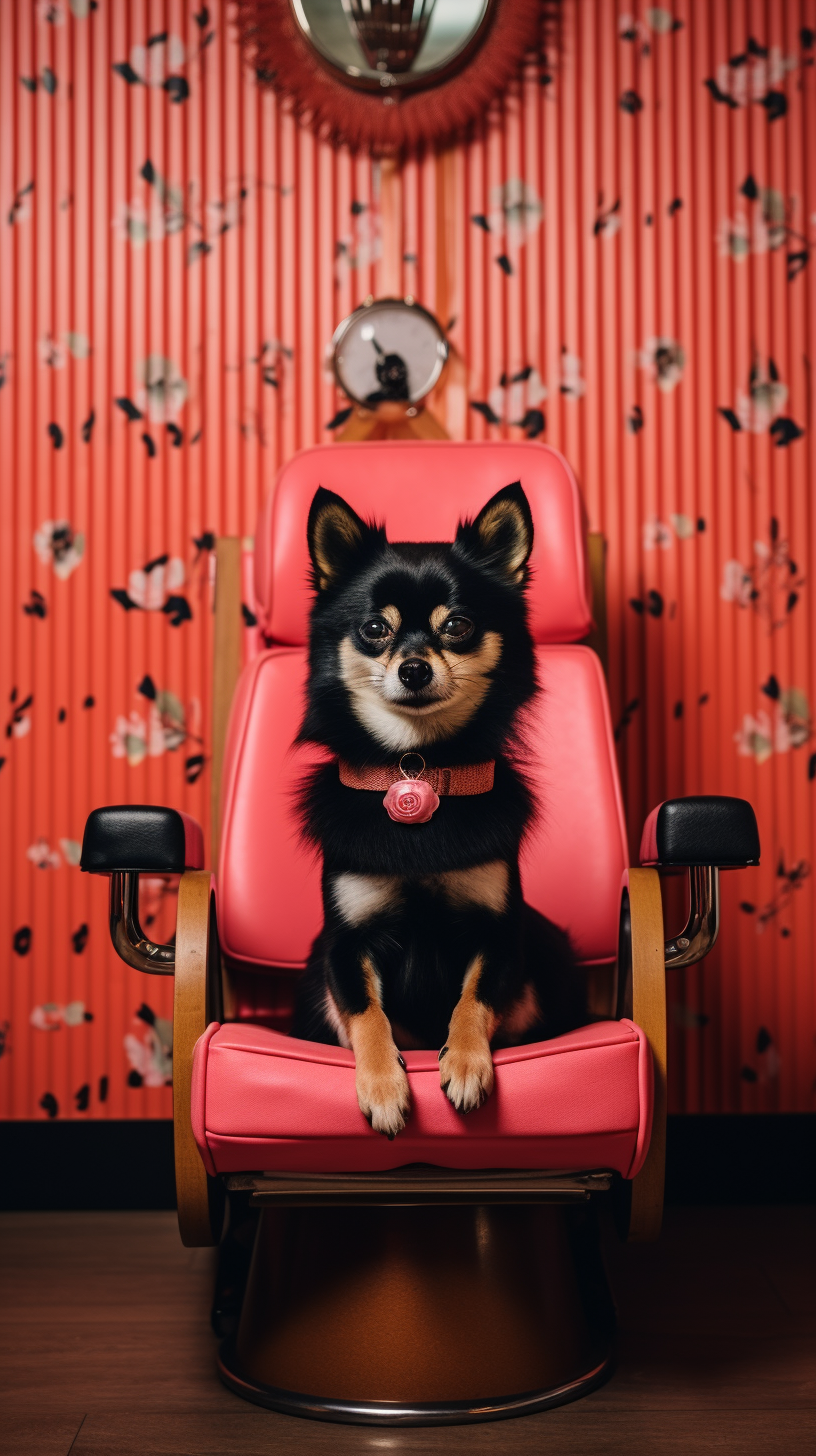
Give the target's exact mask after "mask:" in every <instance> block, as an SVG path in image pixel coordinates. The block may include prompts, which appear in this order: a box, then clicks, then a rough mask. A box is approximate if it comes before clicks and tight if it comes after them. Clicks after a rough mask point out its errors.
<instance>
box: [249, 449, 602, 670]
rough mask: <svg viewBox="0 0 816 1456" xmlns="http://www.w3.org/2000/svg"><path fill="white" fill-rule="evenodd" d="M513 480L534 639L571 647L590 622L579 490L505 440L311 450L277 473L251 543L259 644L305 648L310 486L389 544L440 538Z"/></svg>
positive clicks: (542, 452) (565, 471) (542, 457)
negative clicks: (523, 533) (529, 539)
mask: <svg viewBox="0 0 816 1456" xmlns="http://www.w3.org/2000/svg"><path fill="white" fill-rule="evenodd" d="M515 480H520V481H521V484H522V486H523V488H524V490H525V492H526V494H527V498H528V500H529V502H530V507H531V510H532V513H533V523H534V527H535V544H534V546H533V554H532V557H531V561H530V566H531V572H532V580H531V582H530V586H529V590H528V600H529V603H530V625H531V628H532V632H533V636H534V637H535V640H536V641H537V642H542V643H543V642H577V641H579V640H580V638H581V637H585V636H586V634H587V632H588V631H589V629H590V627H591V625H592V608H591V594H590V588H589V580H588V573H587V561H586V545H585V521H584V513H583V503H582V501H581V495H580V491H579V490H578V486H577V483H576V480H575V476H574V475H573V473H572V471H571V469H570V467H569V466H568V464H567V462H566V460H565V459H564V457H563V456H562V455H559V453H558V451H557V450H553V449H551V448H550V446H548V445H537V444H535V443H532V442H528V443H520V444H508V443H506V442H502V441H497V442H495V443H479V444H474V443H458V442H454V441H449V440H445V441H411V442H406V441H404V440H389V441H379V442H369V441H366V442H365V443H364V444H346V445H342V444H337V445H319V446H317V447H316V448H315V449H313V450H303V451H301V453H300V454H299V455H295V456H294V457H293V459H291V460H290V461H289V463H288V464H287V465H285V466H284V467H283V469H282V470H281V472H280V474H279V475H278V478H277V481H276V483H275V486H274V488H273V490H272V492H271V494H270V496H269V499H268V500H267V502H266V505H265V507H264V509H263V511H262V513H261V517H260V519H259V522H258V530H257V533H256V536H255V594H256V598H257V608H258V617H259V622H260V624H261V627H262V630H263V631H264V633H265V635H266V637H267V638H268V639H270V640H272V641H274V642H276V643H278V642H279V643H282V644H286V645H288V646H302V645H303V644H304V643H305V642H306V641H307V631H308V616H309V606H310V600H311V597H310V589H309V557H308V551H307V547H306V521H307V518H308V515H309V506H310V505H311V502H312V498H313V496H314V493H315V491H316V490H317V488H318V486H319V485H322V486H324V487H325V488H326V489H327V490H334V491H337V493H338V494H339V495H342V496H343V497H345V499H346V500H347V501H348V503H349V505H351V506H353V508H354V510H356V511H357V513H358V515H360V516H362V517H363V518H364V519H373V520H376V521H378V522H384V523H385V526H386V530H387V532H388V537H389V539H390V540H391V541H452V540H453V537H454V534H455V531H456V526H457V522H458V521H459V520H460V519H462V518H464V517H471V518H472V517H474V516H475V515H477V514H478V512H479V511H480V510H481V508H482V506H483V505H484V504H485V502H486V501H488V500H489V499H490V497H491V495H494V494H495V492H496V491H497V490H501V488H502V487H503V486H505V485H510V484H511V483H512V482H513V481H515Z"/></svg>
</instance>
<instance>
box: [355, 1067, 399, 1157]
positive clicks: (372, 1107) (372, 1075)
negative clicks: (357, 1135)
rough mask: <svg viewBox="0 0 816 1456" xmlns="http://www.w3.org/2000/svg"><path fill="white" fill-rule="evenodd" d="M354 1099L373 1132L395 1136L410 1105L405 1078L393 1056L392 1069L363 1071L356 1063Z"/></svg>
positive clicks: (390, 1136) (389, 1136) (388, 1136)
mask: <svg viewBox="0 0 816 1456" xmlns="http://www.w3.org/2000/svg"><path fill="white" fill-rule="evenodd" d="M357 1101H358V1103H359V1106H360V1111H361V1112H362V1114H363V1117H365V1118H367V1119H368V1121H369V1122H370V1123H371V1126H372V1127H373V1129H374V1131H375V1132H382V1133H384V1134H385V1136H386V1137H387V1138H389V1139H390V1138H395V1137H396V1136H397V1133H398V1132H402V1129H403V1128H404V1126H405V1120H406V1118H407V1116H408V1110H409V1107H410V1095H409V1092H408V1078H407V1077H406V1075H405V1072H404V1070H403V1067H402V1065H401V1059H400V1061H397V1060H396V1058H395V1061H394V1067H393V1070H389V1071H376V1072H374V1071H366V1070H365V1069H364V1068H361V1067H360V1066H359V1065H358V1067H357Z"/></svg>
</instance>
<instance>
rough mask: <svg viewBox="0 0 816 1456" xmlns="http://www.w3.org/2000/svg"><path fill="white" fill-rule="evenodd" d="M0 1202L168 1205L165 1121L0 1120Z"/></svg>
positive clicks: (171, 1192) (171, 1201) (168, 1131)
mask: <svg viewBox="0 0 816 1456" xmlns="http://www.w3.org/2000/svg"><path fill="white" fill-rule="evenodd" d="M0 1170H1V1171H0V1208H4V1209H34V1208H38V1209H42V1208H58V1209H69V1208H175V1206H176V1184H175V1176H174V1173H173V1124H172V1122H171V1121H170V1120H169V1119H162V1120H161V1121H150V1122H148V1121H138V1122H137V1121H127V1122H0Z"/></svg>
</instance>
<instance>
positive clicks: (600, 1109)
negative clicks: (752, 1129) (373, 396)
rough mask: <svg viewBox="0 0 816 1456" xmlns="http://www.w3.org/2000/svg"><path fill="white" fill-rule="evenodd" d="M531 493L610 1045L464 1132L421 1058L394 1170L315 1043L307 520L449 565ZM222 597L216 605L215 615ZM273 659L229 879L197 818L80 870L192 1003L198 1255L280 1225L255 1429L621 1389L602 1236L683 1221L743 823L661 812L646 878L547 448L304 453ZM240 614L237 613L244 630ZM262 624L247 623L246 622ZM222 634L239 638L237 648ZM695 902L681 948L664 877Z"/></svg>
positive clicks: (120, 815)
mask: <svg viewBox="0 0 816 1456" xmlns="http://www.w3.org/2000/svg"><path fill="white" fill-rule="evenodd" d="M514 480H520V481H521V482H522V485H523V486H524V489H525V491H526V493H527V496H528V499H529V501H530V504H531V507H532V511H533V517H534V523H535V548H534V552H533V558H532V585H531V588H530V594H529V605H530V620H531V625H532V630H533V633H534V636H535V639H536V642H537V644H538V656H539V668H540V679H541V684H542V687H543V693H542V694H541V695H540V697H539V699H538V700H537V702H536V704H535V709H534V713H533V715H532V719H531V729H530V749H531V753H530V761H531V769H532V775H533V778H534V780H535V786H536V789H537V791H538V794H539V797H540V801H541V805H542V810H543V812H542V813H541V815H540V817H539V820H538V823H537V825H536V828H535V831H534V833H533V834H532V835H531V837H530V839H529V841H528V843H527V845H526V849H525V852H524V859H523V867H522V873H523V883H524V890H525V897H526V899H527V900H528V901H529V902H530V903H531V904H532V905H534V906H535V907H536V908H537V909H539V910H541V911H542V912H543V913H544V914H546V915H548V916H550V917H551V918H552V919H553V920H555V921H557V922H558V923H559V924H560V925H562V926H564V927H565V928H566V929H567V930H568V931H569V933H570V935H571V937H572V940H573V943H574V946H575V948H576V951H577V954H578V958H579V961H580V970H579V972H578V974H580V975H582V976H584V977H586V979H587V984H588V992H589V1004H590V1005H591V1006H592V1008H593V1018H592V1020H591V1021H590V1023H589V1024H588V1025H586V1026H585V1027H583V1028H582V1029H581V1030H579V1031H574V1032H571V1033H570V1034H568V1035H566V1036H561V1037H558V1038H557V1039H555V1040H552V1041H548V1042H543V1043H540V1044H537V1045H530V1046H522V1047H515V1048H514V1047H511V1048H508V1049H505V1050H501V1051H497V1052H496V1054H495V1064H496V1082H495V1089H494V1092H493V1095H492V1096H491V1097H490V1098H489V1100H488V1101H487V1103H486V1104H485V1105H484V1106H483V1107H481V1108H480V1109H479V1110H478V1111H476V1112H473V1113H471V1114H470V1115H469V1116H468V1117H466V1118H463V1117H461V1116H459V1115H458V1114H457V1113H456V1112H455V1111H454V1109H453V1107H452V1106H451V1104H450V1103H449V1102H448V1101H447V1099H446V1098H445V1097H444V1096H443V1095H442V1093H441V1091H440V1087H439V1070H438V1062H437V1052H438V1048H437V1047H429V1048H428V1049H427V1050H426V1051H407V1052H405V1053H404V1056H405V1061H406V1063H407V1071H408V1077H409V1081H410V1084H411V1093H412V1112H411V1116H410V1120H409V1123H408V1125H407V1127H406V1129H405V1131H404V1133H403V1134H401V1135H400V1136H399V1137H398V1138H397V1139H395V1140H394V1141H393V1142H389V1141H388V1140H387V1139H385V1138H384V1137H382V1136H380V1135H379V1134H378V1133H376V1132H374V1131H372V1129H371V1128H370V1127H369V1126H368V1124H367V1122H366V1121H365V1119H364V1118H363V1116H362V1114H361V1113H360V1111H359V1109H358V1106H357V1100H356V1096H355V1082H354V1061H353V1056H352V1053H351V1052H348V1051H345V1050H342V1049H340V1048H337V1047H330V1046H323V1045H318V1044H315V1043H310V1042H305V1041H296V1040H294V1039H292V1038H291V1037H290V1036H289V1035H288V1034H287V1033H288V1025H289V1019H290V1015H291V1008H292V994H293V987H294V984H295V981H296V978H297V976H298V974H299V973H300V971H301V969H302V967H303V965H304V963H305V960H306V956H307V953H308V949H309V945H310V942H311V940H312V938H313V936H314V935H315V934H316V932H317V930H318V929H319V925H320V917H321V904H320V866H319V864H318V863H316V862H315V859H314V857H313V856H311V855H310V853H309V852H308V851H307V850H306V849H304V847H303V846H302V845H301V843H300V841H299V838H298V830H297V825H296V822H295V818H294V814H293V788H294V786H295V784H296V783H297V781H298V779H299V778H300V776H301V775H302V773H303V771H304V768H305V767H307V765H308V764H309V762H311V761H313V758H314V752H312V753H310V752H309V750H306V749H303V748H299V749H297V750H295V749H294V748H293V746H292V745H293V741H294V739H295V736H296V733H297V729H298V725H299V719H300V716H301V707H302V694H303V684H304V678H305V673H306V640H307V615H308V610H309V592H308V588H307V580H308V560H307V549H306V519H307V514H308V510H309V505H310V502H311V500H312V497H313V495H314V492H315V490H316V488H317V487H318V485H323V486H326V487H330V488H331V489H332V490H335V491H338V492H339V493H340V494H341V495H343V496H344V497H345V498H346V499H347V500H348V501H349V502H350V503H351V505H352V506H353V507H354V508H355V510H357V511H358V512H359V513H360V514H362V515H363V516H370V517H375V518H377V519H378V520H382V521H384V522H385V524H386V526H387V530H388V535H389V537H390V538H391V539H392V540H417V539H420V540H448V539H451V538H452V537H453V534H454V531H455V528H456V524H457V521H458V520H459V519H460V517H462V516H467V515H471V516H472V515H475V514H476V512H477V511H478V510H479V508H480V507H481V506H482V505H483V504H484V502H485V501H486V500H487V499H488V498H489V497H490V496H491V495H492V494H493V493H494V492H495V491H496V490H497V489H499V488H500V487H501V486H504V485H506V484H508V483H509V482H511V481H514ZM219 589H220V588H219ZM255 590H256V597H257V611H258V615H259V622H260V626H261V629H262V632H263V638H264V641H265V642H266V644H267V646H266V650H263V651H261V652H260V653H259V655H257V656H255V657H254V659H253V660H252V661H251V662H250V663H249V665H248V666H247V667H246V668H245V669H244V671H243V673H242V675H241V678H240V681H239V683H238V687H237V691H236V693H235V696H234V701H233V703H232V711H231V716H230V724H229V732H228V736H227V744H226V750H225V755H224V764H223V788H222V796H221V826H222V827H221V843H220V855H219V862H218V869H217V873H216V874H214V875H213V874H211V873H210V872H209V871H207V870H205V869H204V868H203V865H204V858H203V836H202V834H201V831H200V829H199V828H198V826H197V825H196V824H195V823H194V822H193V821H192V820H190V819H188V818H187V817H186V816H185V815H183V814H179V813H178V812H177V811H176V810H173V809H166V808H159V807H148V806H141V807H138V806H126V807H121V806H120V807H109V808H101V809H97V810H95V811H94V813H93V814H91V816H90V818H89V820H88V824H87V827H86V831H85V840H84V845H83V856H82V867H83V869H85V870H88V871H91V872H93V873H97V874H107V875H110V877H111V933H112V936H113V940H114V944H115V946H116V948H117V950H118V952H119V954H120V955H121V956H122V958H123V959H124V960H125V961H127V962H128V964H130V965H133V966H138V967H139V968H140V969H142V970H146V971H159V972H165V973H169V974H174V975H175V1014H174V1084H173V1085H174V1121H175V1140H176V1181H177V1192H178V1212H179V1223H180V1228H181V1236H182V1239H183V1241H184V1243H185V1244H188V1245H204V1244H214V1243H217V1242H218V1241H219V1239H220V1238H221V1235H222V1230H223V1222H224V1195H225V1190H227V1191H228V1192H229V1193H230V1197H231V1200H232V1203H231V1206H232V1207H234V1206H235V1203H236V1201H237V1200H240V1199H241V1198H243V1199H244V1201H245V1202H246V1201H248V1202H249V1203H250V1204H251V1205H252V1207H253V1208H258V1209H260V1217H259V1219H258V1221H257V1232H256V1235H255V1244H254V1252H253V1255H252V1262H251V1267H250V1269H249V1274H248V1279H247V1282H246V1292H245V1295H244V1299H243V1306H242V1309H241V1315H240V1322H239V1323H238V1325H237V1330H236V1332H235V1333H234V1335H233V1336H232V1337H231V1338H230V1339H228V1340H227V1341H226V1343H225V1344H224V1346H223V1347H222V1351H221V1355H220V1362H219V1368H220V1372H221V1375H222V1378H223V1379H224V1380H225V1381H226V1383H227V1384H228V1385H229V1386H231V1388H232V1389H233V1390H235V1391H237V1392H238V1393H239V1394H240V1395H242V1396H244V1397H246V1398H247V1399H249V1400H252V1401H255V1402H257V1403H259V1404H261V1405H266V1406H269V1407H272V1408H276V1409H279V1410H284V1411H289V1412H291V1413H295V1414H301V1415H308V1416H313V1417H317V1418H321V1419H335V1420H346V1421H357V1422H368V1423H381V1424H432V1423H442V1422H446V1421H447V1422H452V1421H468V1420H487V1419H492V1418H497V1417H500V1416H509V1415H516V1414H521V1413H524V1412H527V1411H532V1410H540V1409H543V1408H545V1407H547V1406H551V1405H557V1404H559V1403H561V1402H564V1401H567V1400H572V1399H575V1398H576V1397H577V1396H579V1395H582V1394H584V1393H586V1392H587V1391H589V1390H591V1389H593V1388H594V1387H595V1386H597V1385H598V1384H600V1383H601V1382H602V1381H603V1380H604V1379H605V1378H606V1377H607V1376H608V1374H609V1373H610V1370H611V1368H612V1367H611V1362H612V1342H613V1327H614V1318H613V1309H612V1304H611V1300H610V1296H609V1293H608V1289H607V1285H606V1281H605V1277H604V1272H603V1267H602V1263H601V1260H600V1254H599V1245H598V1233H597V1221H596V1213H597V1207H598V1205H599V1204H602V1203H603V1202H604V1201H606V1202H607V1203H612V1204H613V1205H614V1208H615V1212H616V1218H617V1223H618V1226H619V1228H620V1229H621V1231H622V1232H623V1233H624V1235H627V1236H628V1237H630V1238H639V1239H644V1238H654V1237H656V1236H657V1233H658V1231H659V1227H660V1221H661V1211H662V1197H663V1164H664V1149H665V1118H666V1092H665V1086H666V1069H665V1061H666V1029H665V973H666V968H667V967H672V966H677V967H679V966H686V965H690V964H691V963H692V962H694V961H696V960H699V959H701V958H702V956H704V955H705V954H706V952H707V951H708V950H709V949H710V947H711V945H712V944H713V942H714V940H715V938H716V935H717V929H718V873H719V869H720V868H722V867H735V866H742V865H749V864H756V863H758V858H759V841H758V835H757V829H756V821H755V819H754V815H753V811H752V809H751V807H750V805H748V804H747V803H745V802H744V801H743V800H739V799H726V798H714V797H708V798H690V799H679V800H673V801H670V802H667V803H664V804H662V805H660V806H659V808H657V809H656V810H655V811H654V813H653V814H652V815H651V816H650V818H649V819H648V821H647V823H646V827H645V830H644V835H643V843H642V846H641V867H639V868H632V869H630V868H629V865H628V853H627V837H626V827H625V824H624V817H623V807H622V802H621V793H620V786H619V782H618V771H617V765H616V760H615V749H614V744H613V737H612V727H611V722H610V717H609V706H608V701H607V691H606V683H605V680H604V673H603V669H602V666H601V662H600V660H599V657H598V656H597V655H596V653H595V651H593V650H592V648H591V647H590V646H587V645H582V640H583V639H584V638H586V637H587V636H588V634H589V633H590V631H591V629H592V607H591V601H590V581H589V573H588V567H587V551H586V537H585V525H584V516H583V511H582V504H581V499H580V495H579V492H578V488H577V485H576V481H575V478H574V476H573V474H572V472H571V470H570V469H569V466H568V465H567V464H566V462H565V461H564V460H563V458H562V457H561V456H560V455H559V454H557V453H556V452H555V451H554V450H551V449H549V448H548V447H546V446H542V445H537V444H506V443H497V444H478V445H474V444H454V443H449V442H445V443H437V442H435V441H434V442H427V443H426V442H423V443H417V442H387V443H386V442H383V443H376V444H375V443H366V444H362V445H358V444H347V445H331V446H326V447H320V448H317V449H313V450H307V451H305V452H303V453H302V454H300V455H298V456H296V457H295V458H294V459H293V460H291V461H290V462H289V464H288V465H287V466H285V467H284V469H283V470H282V471H281V473H280V475H279V477H278V480H277V482H276V485H275V488H274V490H273V492H272V494H271V496H270V498H269V501H268V503H267V505H266V508H265V510H264V512H263V514H262V516H261V519H260V521H259V523H258V531H257V537H256V546H255ZM221 605H222V609H223V602H222V604H221ZM236 611H237V606H236ZM217 635H218V634H217ZM685 870H687V871H688V876H689V915H688V924H687V925H686V927H685V929H684V930H683V932H682V934H681V935H679V936H677V937H676V938H675V939H673V940H666V939H665V938H664V932H663V916H662V905H661V892H660V878H659V873H660V872H661V871H663V872H680V871H685ZM141 872H145V873H148V872H149V873H150V874H151V875H156V874H173V873H181V875H182V878H181V882H180V890H179V902H178V921H177V930H176V937H175V943H174V945H172V946H159V945H155V944H153V943H152V942H150V941H149V940H147V939H146V938H145V936H144V935H143V933H142V931H141V928H140V926H139V919H138V877H139V874H140V873H141Z"/></svg>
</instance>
